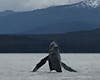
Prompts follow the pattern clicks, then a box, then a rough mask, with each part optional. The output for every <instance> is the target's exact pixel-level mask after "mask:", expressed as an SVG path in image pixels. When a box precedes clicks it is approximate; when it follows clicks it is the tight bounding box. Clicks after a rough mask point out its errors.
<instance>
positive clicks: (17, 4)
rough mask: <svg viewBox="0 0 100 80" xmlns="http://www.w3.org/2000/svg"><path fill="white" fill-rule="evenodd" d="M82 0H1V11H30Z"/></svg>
mask: <svg viewBox="0 0 100 80" xmlns="http://www.w3.org/2000/svg"><path fill="white" fill-rule="evenodd" d="M79 1H81V0H0V11H2V10H15V11H29V10H33V9H40V8H46V7H49V6H55V5H64V4H72V3H76V2H79Z"/></svg>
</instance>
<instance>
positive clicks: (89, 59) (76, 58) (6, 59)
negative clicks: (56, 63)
mask: <svg viewBox="0 0 100 80" xmlns="http://www.w3.org/2000/svg"><path fill="white" fill-rule="evenodd" d="M46 55H48V54H0V80H100V54H61V58H62V61H63V62H65V63H66V64H67V65H68V66H70V67H72V68H73V69H75V70H77V71H78V72H77V73H73V72H68V71H66V70H64V69H63V72H62V73H57V72H50V70H49V66H48V63H46V64H45V65H44V66H43V67H41V68H40V69H39V70H38V71H37V72H31V71H32V69H33V68H34V66H35V65H36V64H37V63H38V62H39V61H40V60H41V59H42V58H43V57H45V56H46Z"/></svg>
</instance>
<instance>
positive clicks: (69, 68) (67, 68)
mask: <svg viewBox="0 0 100 80" xmlns="http://www.w3.org/2000/svg"><path fill="white" fill-rule="evenodd" d="M61 65H62V67H63V68H64V69H65V70H67V71H69V72H77V71H76V70H74V69H72V68H71V67H69V66H67V65H66V64H65V63H63V62H61Z"/></svg>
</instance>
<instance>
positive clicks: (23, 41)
mask: <svg viewBox="0 0 100 80" xmlns="http://www.w3.org/2000/svg"><path fill="white" fill-rule="evenodd" d="M52 40H55V41H57V42H58V44H59V46H60V49H61V52H64V53H66V52H68V53H100V28H98V29H95V30H89V31H76V32H68V33H66V34H49V35H47V34H46V35H0V52H1V53H2V52H5V53H7V52H9V53H11V52H12V53H15V52H17V53H18V52H19V53H25V52H26V53H29V52H31V53H36V52H38V53H41V52H43V53H47V52H48V45H49V44H50V42H51V41H52Z"/></svg>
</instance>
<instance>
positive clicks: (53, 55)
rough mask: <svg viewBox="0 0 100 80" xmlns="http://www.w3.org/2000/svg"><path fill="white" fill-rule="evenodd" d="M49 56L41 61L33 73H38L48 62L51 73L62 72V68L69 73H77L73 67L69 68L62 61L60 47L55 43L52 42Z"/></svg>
mask: <svg viewBox="0 0 100 80" xmlns="http://www.w3.org/2000/svg"><path fill="white" fill-rule="evenodd" d="M48 53H49V55H48V56H46V57H44V58H43V59H41V60H40V62H39V63H38V64H36V66H35V67H34V69H33V70H32V72H36V71H37V70H38V69H39V68H41V67H42V66H43V65H44V64H45V63H46V62H47V61H48V64H49V69H50V71H53V70H55V71H56V72H62V68H64V69H65V70H67V71H69V72H77V71H76V70H74V69H72V68H71V67H69V66H67V65H66V64H65V63H64V62H62V61H61V56H60V50H59V46H58V44H57V43H56V42H55V41H52V42H51V43H50V44H49V50H48Z"/></svg>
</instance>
